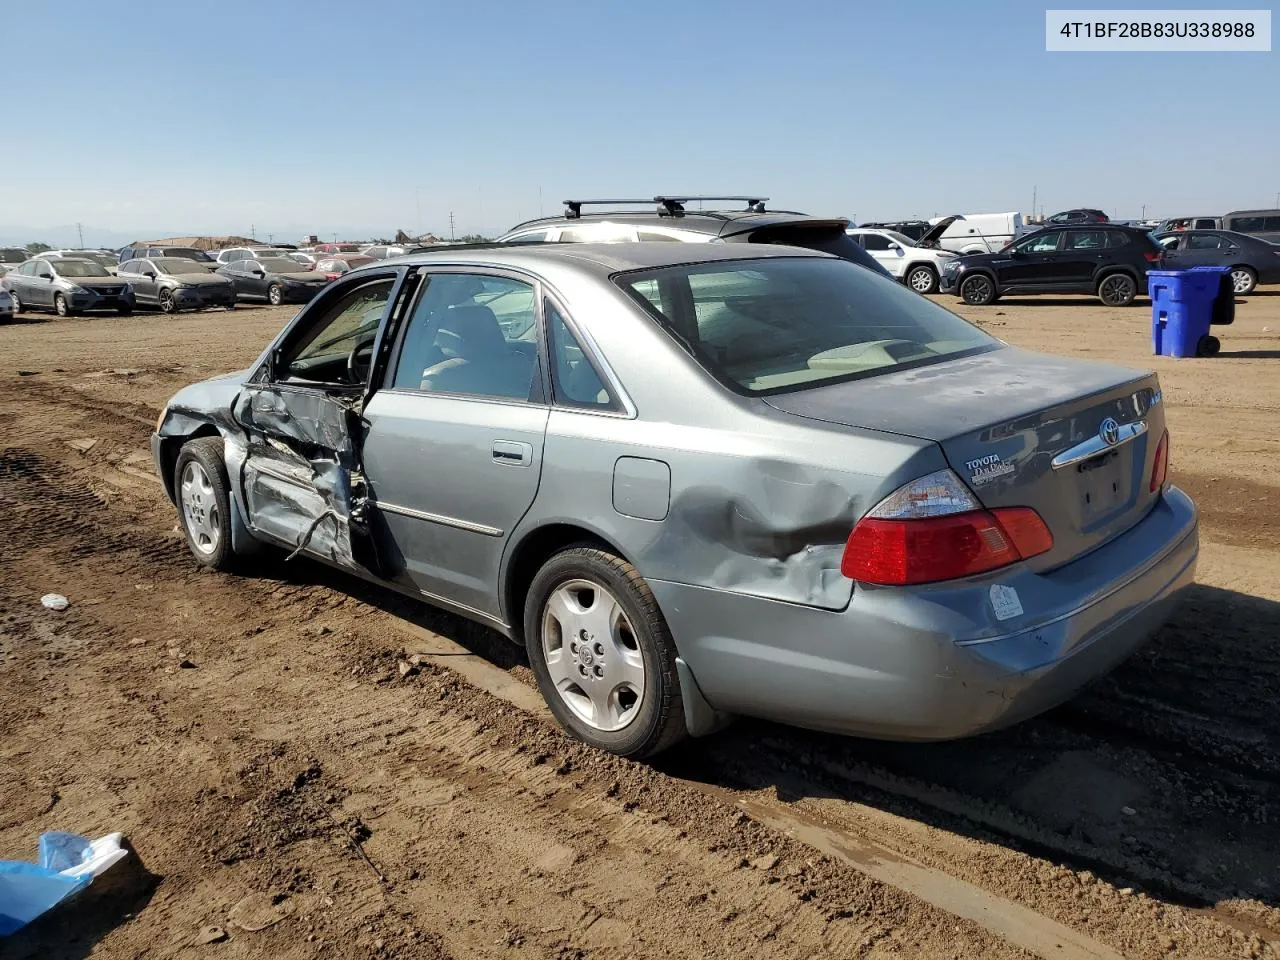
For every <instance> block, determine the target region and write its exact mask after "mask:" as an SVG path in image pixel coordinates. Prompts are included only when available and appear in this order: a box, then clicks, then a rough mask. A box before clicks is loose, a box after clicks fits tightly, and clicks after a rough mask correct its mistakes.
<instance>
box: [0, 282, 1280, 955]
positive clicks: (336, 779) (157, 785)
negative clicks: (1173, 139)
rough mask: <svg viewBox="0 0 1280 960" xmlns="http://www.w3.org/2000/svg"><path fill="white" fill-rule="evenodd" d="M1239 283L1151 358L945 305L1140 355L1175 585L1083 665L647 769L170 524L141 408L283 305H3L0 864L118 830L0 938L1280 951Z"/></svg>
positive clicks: (1258, 523)
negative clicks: (154, 309)
mask: <svg viewBox="0 0 1280 960" xmlns="http://www.w3.org/2000/svg"><path fill="white" fill-rule="evenodd" d="M944 302H945V303H946V304H947V305H948V306H952V307H954V305H955V301H953V300H950V299H947V300H944ZM1237 310H1238V320H1237V322H1236V324H1235V325H1234V326H1233V327H1231V328H1227V329H1225V330H1224V331H1223V352H1222V354H1221V355H1220V356H1219V357H1217V358H1214V359H1209V360H1171V359H1164V358H1152V357H1151V356H1149V353H1150V347H1149V339H1148V324H1149V317H1150V312H1149V307H1147V306H1146V305H1145V304H1142V305H1139V306H1137V307H1132V308H1128V309H1108V308H1103V307H1100V306H1099V305H1098V304H1096V303H1095V302H1093V301H1091V300H1088V299H1083V298H1062V299H1059V300H1053V301H1048V300H1046V299H1043V298H1041V299H1038V300H1033V299H1027V300H1009V301H1002V302H1000V303H998V304H996V305H994V306H992V307H987V308H975V309H964V310H962V312H963V313H965V314H966V315H967V316H969V317H970V318H971V319H974V320H976V321H978V322H979V323H980V324H981V325H982V326H983V327H984V328H985V329H987V330H988V331H989V332H991V333H993V334H994V335H996V336H999V337H1001V338H1002V339H1006V340H1008V341H1009V342H1011V343H1013V344H1016V345H1019V346H1024V347H1031V348H1035V349H1041V350H1046V351H1050V352H1054V353H1061V354H1067V355H1073V356H1081V357H1089V358H1095V359H1108V360H1115V361H1119V362H1125V363H1130V364H1133V365H1138V366H1150V367H1154V368H1155V369H1156V370H1158V371H1159V373H1160V376H1161V380H1162V383H1163V389H1164V395H1165V400H1166V402H1167V404H1168V418H1169V424H1170V429H1171V435H1172V468H1171V469H1172V475H1173V478H1174V480H1175V482H1176V483H1178V484H1179V485H1180V486H1182V487H1183V488H1184V489H1186V490H1188V491H1189V492H1190V493H1191V494H1192V495H1193V496H1194V497H1195V498H1196V500H1197V502H1198V504H1199V506H1200V509H1201V511H1202V517H1203V525H1202V536H1203V553H1202V557H1201V564H1200V572H1199V582H1198V584H1197V585H1196V586H1195V587H1194V588H1193V589H1192V591H1191V592H1190V595H1189V596H1188V597H1187V599H1186V602H1185V603H1184V605H1183V606H1182V608H1181V609H1180V611H1179V612H1178V613H1177V615H1176V616H1175V618H1174V620H1173V621H1172V622H1171V623H1170V624H1169V625H1168V626H1167V627H1166V628H1165V629H1164V630H1163V631H1162V632H1161V633H1160V634H1159V635H1158V636H1157V637H1156V639H1155V640H1154V641H1153V642H1152V643H1151V644H1150V645H1149V646H1148V647H1147V648H1146V649H1145V650H1144V651H1143V652H1141V653H1140V654H1139V655H1137V656H1135V657H1134V658H1133V659H1132V660H1131V661H1129V662H1128V663H1126V664H1124V665H1123V666H1122V667H1121V668H1120V669H1119V670H1117V671H1116V672H1115V673H1114V674H1113V675H1112V676H1111V677H1109V678H1107V679H1106V680H1105V681H1103V682H1102V683H1101V684H1099V685H1098V686H1096V687H1095V688H1093V689H1091V690H1090V691H1088V692H1086V693H1085V694H1083V695H1081V696H1080V697H1079V698H1077V699H1076V700H1075V701H1073V702H1072V703H1070V704H1068V705H1067V706H1065V707H1063V708H1061V709H1059V710H1057V711H1055V712H1053V713H1052V714H1050V715H1048V716H1045V717H1042V718H1040V719H1037V720H1034V721H1032V722H1028V723H1025V724H1023V725H1021V726H1019V727H1017V728H1015V729H1013V730H1009V731H1006V732H1002V733H999V734H994V735H990V736H985V737H982V738H978V739H975V740H972V741H966V742H962V743H953V744H946V745H929V746H920V745H915V746H907V745H894V744H881V743H870V742H865V741H857V740H851V739H840V738H834V737H828V736H822V735H818V734H812V733H806V732H802V731H796V730H790V729H786V728H783V727H778V726H773V725H769V724H763V723H755V722H738V723H737V724H735V725H734V726H732V727H730V728H729V729H728V730H727V731H725V732H723V733H721V734H719V735H717V736H715V737H713V738H709V739H705V740H701V741H693V742H690V743H689V744H687V745H686V746H683V747H681V748H679V749H677V750H675V751H673V752H672V753H671V754H669V755H664V756H662V757H660V758H659V759H658V760H657V761H656V762H654V763H652V764H639V763H631V762H627V761H622V760H618V759H615V758H612V757H608V756H604V755H600V754H597V753H594V752H592V751H590V750H588V749H586V748H584V747H582V746H581V745H579V744H577V743H576V742H574V741H572V740H570V739H568V738H567V737H565V736H564V735H563V734H561V733H560V732H559V731H558V730H557V729H556V728H555V727H554V726H552V725H551V724H550V722H549V721H548V720H547V719H546V715H545V712H544V711H542V710H541V709H539V706H538V698H537V694H536V691H534V690H533V688H532V677H531V674H530V672H529V670H528V667H527V665H525V663H524V661H523V659H522V654H521V653H520V651H518V650H516V649H515V648H513V647H512V646H511V645H510V644H508V643H506V642H505V641H503V640H501V639H500V638H498V637H496V636H494V635H493V634H490V633H488V632H487V631H485V630H483V629H481V628H479V627H475V626H472V625H469V624H466V623H463V622H460V621H458V620H456V619H454V618H452V617H450V616H447V615H444V614H441V613H438V612H434V611H432V610H431V609H429V608H426V607H423V606H418V605H414V604H412V603H409V602H407V601H405V600H402V599H400V598H398V597H395V596H392V595H390V594H386V593H382V592H380V591H377V590H374V589H371V588H368V587H365V586H363V585H359V584H357V583H355V582H352V581H348V580H345V579H343V578H341V577H339V576H337V575H335V574H332V573H330V572H328V571H327V570H325V569H323V568H320V567H319V566H316V565H313V564H309V563H306V562H301V561H295V562H293V563H290V564H287V565H285V564H278V566H277V567H275V568H271V569H264V570H262V571H261V573H260V575H258V576H253V577H244V578H233V577H228V576H222V575H216V574H208V573H203V572H201V571H200V570H199V569H198V568H197V567H196V566H195V564H194V563H193V562H192V561H191V560H190V559H189V558H188V555H187V553H186V550H185V546H184V544H183V543H182V541H181V539H180V537H179V535H178V533H177V530H176V527H175V520H176V518H175V514H174V511H173V508H172V507H171V505H170V504H169V503H168V502H167V500H166V499H165V497H164V494H163V492H162V490H161V488H160V486H159V484H158V482H157V481H156V479H155V477H154V476H153V473H152V468H151V465H150V458H149V451H148V435H149V432H150V429H151V425H152V423H153V421H154V419H155V417H156V414H157V413H158V412H159V410H160V408H161V406H162V405H163V404H164V402H165V400H166V399H167V398H168V397H169V396H170V395H171V394H172V393H173V392H174V391H175V390H176V389H178V388H179V387H180V386H182V385H184V384H186V383H189V382H191V381H194V380H197V379H201V378H204V377H207V376H210V375H213V374H216V373H220V372H224V371H227V370H231V369H235V368H237V367H239V366H242V365H244V364H245V363H247V362H248V361H249V360H251V359H252V358H253V357H254V356H255V355H256V354H257V353H258V352H259V350H260V349H261V347H262V346H263V345H264V344H265V342H266V341H267V339H268V338H269V337H270V336H271V335H273V334H274V333H275V332H276V331H277V330H278V329H279V328H280V326H281V325H282V324H283V323H284V322H285V321H286V320H287V319H288V317H289V316H290V315H291V314H292V310H291V309H287V308H280V309H275V310H273V309H269V308H264V309H238V310H236V311H234V312H232V313H228V312H223V311H211V312H207V313H203V314H184V315H181V316H178V317H174V318H167V317H160V316H154V315H137V316H134V317H131V318H117V317H93V318H87V319H86V318H71V319H66V320H58V319H55V318H53V317H42V318H34V317H31V316H28V317H27V318H26V319H25V320H23V321H22V322H19V323H16V324H13V325H9V326H3V327H0V424H2V426H0V430H2V431H3V432H2V433H0V537H2V540H0V858H15V859H33V858H34V856H35V843H36V838H37V836H38V835H39V833H40V832H41V831H43V830H49V829H65V830H73V831H76V832H81V833H86V834H90V835H99V834H102V833H106V832H108V831H113V830H121V831H124V833H125V834H126V835H127V836H128V838H129V840H130V842H131V843H132V845H133V847H134V850H135V855H134V856H133V857H132V858H131V859H130V860H128V861H126V862H125V863H123V864H121V865H120V866H119V867H117V868H115V869H114V870H113V871H112V873H111V874H109V875H108V877H107V878H104V881H103V882H102V883H101V884H99V885H95V887H94V888H93V889H92V891H91V892H90V894H88V895H86V896H85V897H84V898H83V899H82V900H80V901H78V902H74V903H72V904H69V905H67V907H65V908H64V909H60V910H59V911H55V912H54V913H53V914H51V915H49V916H48V917H46V918H45V919H44V920H43V921H42V922H40V923H38V924H36V925H35V926H33V927H32V928H29V929H28V930H27V931H24V932H23V933H22V934H21V935H19V936H16V937H13V938H11V939H10V940H8V941H5V942H3V943H0V954H3V955H4V956H5V957H21V958H27V957H30V958H41V960H45V958H54V960H72V958H79V957H87V956H90V955H92V956H101V957H129V958H141V957H147V958H163V957H188V956H191V957H204V956H208V957H221V958H226V960H239V958H249V957H255V958H256V957H272V958H284V960H292V958H311V957H322V958H348V957H424V958H429V960H438V958H445V957H453V958H464V957H499V956H501V957H512V958H516V957H530V958H544V957H545V958H587V957H590V958H625V957H666V958H685V957H688V958H695V957H698V958H701V957H734V958H753V957H796V958H801V957H803V958H812V957H833V958H847V957H870V958H880V957H899V958H917V957H920V958H966V960H967V958H974V957H983V958H988V957H990V958H1006V957H1009V958H1012V957H1046V958H1048V957H1057V958H1067V960H1074V958H1089V960H1097V958H1115V957H1128V958H1155V957H1166V956H1169V957H1184V958H1217V957H1273V958H1274V957H1277V956H1280V710H1277V708H1276V691H1277V690H1278V689H1280V537H1278V534H1280V481H1277V479H1276V476H1275V473H1274V471H1275V467H1276V466H1277V464H1280V440H1277V438H1276V427H1275V424H1276V423H1277V420H1278V418H1280V376H1278V371H1280V292H1270V291H1269V292H1263V293H1259V294H1257V295H1254V296H1251V297H1249V298H1247V300H1242V301H1240V303H1239V305H1238V306H1237ZM50 591H57V592H60V593H64V594H66V595H67V596H68V597H69V598H70V602H71V605H70V607H69V609H67V610H66V611H65V612H62V613H54V612H50V611H47V610H45V609H43V608H42V607H41V605H40V597H41V595H42V594H45V593H47V592H50ZM415 653H423V654H426V656H425V657H423V658H419V659H420V664H419V665H417V666H414V667H413V669H411V670H410V671H409V672H408V674H407V675H403V676H402V668H401V663H402V662H407V660H406V658H407V657H408V656H409V655H411V654H415Z"/></svg>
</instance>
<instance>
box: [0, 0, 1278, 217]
mask: <svg viewBox="0 0 1280 960" xmlns="http://www.w3.org/2000/svg"><path fill="white" fill-rule="evenodd" d="M1051 5H1052V6H1054V7H1062V6H1065V4H1062V3H1061V2H1056V3H1053V4H1051ZM1081 6H1089V7H1102V6H1105V4H1103V3H1099V2H1097V0H1094V2H1092V3H1088V4H1081ZM1123 6H1124V7H1126V8H1132V7H1136V6H1140V4H1135V3H1132V2H1130V3H1127V4H1123ZM1202 6H1208V4H1202ZM1044 10H1045V4H1035V3H1028V2H1025V0H1013V2H1003V0H969V2H965V3H954V2H941V0H939V2H926V0H913V2H910V3H900V2H890V0H882V2H873V3H851V2H847V0H843V2H818V0H812V2H810V0H802V2H791V3H783V2H777V0H768V2H765V0H684V2H679V0H643V2H630V3H624V2H621V0H596V2H586V0H583V2H577V0H539V2H537V3H532V2H528V0H519V2H515V0H511V2H485V0H471V2H468V3H442V2H435V0H384V2H378V3H365V4H360V3H352V2H350V0H343V2H330V0H304V2H294V0H269V2H256V3H255V2H245V3H241V4H230V5H228V4H218V3H211V2H206V0H201V2H192V3H188V2H175V0H165V2H163V3H158V2H150V0H133V2H131V3H115V2H112V3H103V2H101V0H58V2H57V3H56V4H44V3H25V4H18V3H11V4H7V5H6V7H5V11H4V14H3V17H2V18H0V30H2V31H3V36H4V43H3V48H4V51H5V56H4V58H3V60H0V80H3V83H2V84H0V89H4V90H6V91H7V92H8V96H7V97H6V98H5V99H6V100H7V109H6V110H5V115H6V118H7V123H6V135H5V148H4V150H3V151H0V184H3V185H4V188H3V193H2V194H0V240H4V239H8V240H14V239H20V238H17V237H10V236H9V235H10V234H11V233H13V232H14V231H15V230H29V229H44V230H50V229H54V228H56V227H59V226H63V225H66V224H72V223H75V222H76V221H81V222H83V223H84V224H85V225H86V227H87V228H89V230H90V231H105V230H110V231H121V232H124V233H127V234H145V233H149V232H151V233H154V232H169V231H172V232H175V233H220V232H228V233H245V232H248V231H249V229H250V227H251V226H252V227H253V228H254V229H255V230H256V233H257V234H258V235H259V236H261V237H266V236H267V234H268V233H271V234H274V235H275V237H276V239H280V238H281V237H285V236H287V237H291V238H296V237H297V236H298V235H299V234H300V233H301V232H303V231H307V232H315V233H319V234H323V235H326V236H328V235H332V234H333V233H335V232H336V233H339V234H341V235H344V236H361V235H371V234H377V233H382V234H389V233H392V232H394V230H395V229H396V228H397V227H403V228H404V229H406V230H409V231H411V232H414V231H419V230H429V229H430V230H435V231H437V232H441V231H443V232H445V233H446V234H447V232H448V229H449V213H450V211H452V212H453V214H454V219H455V224H456V230H457V232H458V233H459V234H462V233H467V232H472V231H481V232H486V233H494V232H497V231H500V230H503V229H505V228H506V227H508V226H510V225H512V224H513V223H515V222H517V221H519V220H522V219H525V218H528V217H533V216H537V215H538V214H539V211H540V209H541V210H544V211H545V212H547V213H555V212H558V211H559V209H560V201H561V200H563V199H564V198H566V197H569V196H575V197H590V196H593V195H594V196H600V195H612V196H617V195H624V196H651V195H653V194H655V193H661V192H671V191H693V192H706V193H713V192H729V193H740V192H746V193H750V192H753V191H761V192H763V193H764V194H766V195H768V196H769V197H771V198H772V199H773V201H774V203H775V204H776V205H778V206H785V207H789V208H792V209H800V210H805V211H808V212H813V213H824V214H841V215H845V216H856V217H857V218H858V219H860V220H867V219H873V218H887V217H909V216H916V215H925V216H928V215H933V214H936V213H937V214H941V213H953V212H970V213H972V212H982V211H1002V210H1022V211H1025V212H1030V208H1031V201H1032V189H1033V187H1038V196H1039V201H1040V204H1041V205H1043V207H1044V209H1045V211H1046V212H1049V213H1052V212H1054V211H1055V210H1058V209H1063V208H1066V207H1071V206H1099V207H1102V208H1104V209H1106V210H1107V211H1108V212H1109V213H1111V214H1112V215H1113V216H1118V217H1136V216H1138V215H1139V214H1140V212H1141V209H1142V206H1143V204H1145V205H1146V208H1147V213H1148V215H1161V214H1167V215H1173V214H1181V213H1186V212H1191V213H1201V212H1205V213H1220V212H1225V211H1226V210H1229V209H1235V208H1241V207H1249V206H1270V205H1271V204H1272V203H1274V202H1275V198H1276V195H1277V191H1280V99H1278V98H1277V95H1276V93H1277V91H1278V90H1280V60H1277V54H1276V53H1274V52H1273V53H1240V54H1223V53H1179V54H1173V53H1163V54H1158V53H1148V54H1128V53H1124V54H1115V53H1046V52H1045V51H1044ZM23 38H27V40H24V39H23ZM28 40H29V42H28ZM46 40H47V41H49V42H48V43H46V42H45V41H46ZM540 196H541V201H540V199H539V197H540ZM29 239H38V238H37V237H31V238H29ZM86 241H88V242H97V241H95V240H94V239H93V238H92V237H91V236H86ZM62 242H66V241H62Z"/></svg>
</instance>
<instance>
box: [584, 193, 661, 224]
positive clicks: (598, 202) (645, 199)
mask: <svg viewBox="0 0 1280 960" xmlns="http://www.w3.org/2000/svg"><path fill="white" fill-rule="evenodd" d="M610 203H653V201H652V200H651V199H649V198H648V197H642V198H640V199H638V200H566V201H564V215H565V217H566V219H569V220H577V219H578V218H579V217H580V216H582V208H583V207H585V206H587V205H588V204H590V205H592V206H599V205H601V204H610Z"/></svg>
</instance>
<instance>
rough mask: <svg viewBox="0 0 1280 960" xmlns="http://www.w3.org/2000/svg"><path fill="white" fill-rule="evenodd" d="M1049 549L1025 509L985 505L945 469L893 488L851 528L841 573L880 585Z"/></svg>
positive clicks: (967, 571) (994, 564) (962, 573)
mask: <svg viewBox="0 0 1280 960" xmlns="http://www.w3.org/2000/svg"><path fill="white" fill-rule="evenodd" d="M1052 548H1053V534H1052V533H1050V531H1049V528H1048V527H1047V526H1046V525H1045V523H1044V520H1042V519H1041V517H1040V515H1039V514H1038V513H1036V511H1035V510H1033V509H1031V508H1030V507H1000V508H997V509H994V510H987V509H985V508H983V507H982V505H981V504H980V503H978V501H977V499H976V498H975V497H974V496H973V494H972V493H970V492H969V489H968V488H967V487H966V486H965V485H964V484H963V483H962V482H961V481H960V478H959V477H957V476H956V475H955V474H954V473H952V472H951V471H950V470H941V471H938V472H937V473H933V474H929V475H928V476H926V477H921V478H920V479H918V480H913V481H912V482H911V483H908V484H906V485H905V486H903V487H901V488H899V489H898V490H896V491H894V492H893V493H892V494H890V495H889V496H888V497H886V498H885V499H884V500H882V501H881V502H880V503H879V504H878V505H877V506H876V507H875V508H874V509H873V510H871V511H870V512H869V513H868V514H867V515H866V516H864V517H863V518H862V519H861V520H859V521H858V523H857V524H856V525H855V526H854V528H853V532H852V533H851V534H850V535H849V539H848V541H847V542H846V543H845V549H844V555H843V557H842V558H841V561H840V572H841V573H842V574H843V575H844V576H846V577H848V578H849V579H851V580H856V581H858V582H860V583H869V584H876V585H880V586H909V585H913V584H922V583H937V582H940V581H944V580H955V579H958V578H960V577H968V576H973V575H975V574H979V573H987V572H989V571H991V570H998V569H1000V568H1001V567H1007V566H1009V565H1011V564H1014V563H1017V562H1019V561H1021V560H1026V559H1029V558H1030V557H1034V556H1038V555H1039V554H1042V553H1045V552H1047V551H1048V550H1050V549H1052Z"/></svg>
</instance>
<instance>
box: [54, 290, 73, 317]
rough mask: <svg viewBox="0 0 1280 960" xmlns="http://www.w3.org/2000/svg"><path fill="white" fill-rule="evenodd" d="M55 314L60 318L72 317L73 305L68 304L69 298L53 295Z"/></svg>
mask: <svg viewBox="0 0 1280 960" xmlns="http://www.w3.org/2000/svg"><path fill="white" fill-rule="evenodd" d="M53 312H54V313H56V314H57V315H58V316H60V317H69V316H71V304H69V303H67V298H66V297H64V296H63V295H62V294H60V293H55V294H54V295H53Z"/></svg>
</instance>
